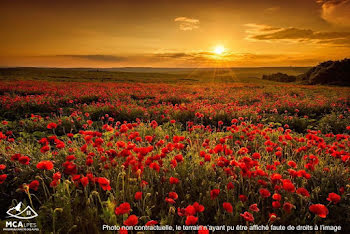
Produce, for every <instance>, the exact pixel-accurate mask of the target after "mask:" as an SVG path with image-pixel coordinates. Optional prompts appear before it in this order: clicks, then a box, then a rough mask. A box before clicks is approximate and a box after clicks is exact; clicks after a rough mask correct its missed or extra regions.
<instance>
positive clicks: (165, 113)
mask: <svg viewBox="0 0 350 234" xmlns="http://www.w3.org/2000/svg"><path fill="white" fill-rule="evenodd" d="M349 93H350V89H349V88H343V87H329V86H302V85H295V84H268V83H267V84H265V83H261V84H260V83H220V82H217V83H210V84H208V83H198V84H190V83H183V84H180V83H161V82H160V83H141V82H104V83H102V82H48V81H2V82H1V83H0V139H1V140H0V194H1V196H0V213H1V214H0V218H1V225H4V223H5V221H6V214H5V212H6V210H8V209H9V208H11V207H13V206H15V205H16V204H17V203H18V202H20V201H21V202H23V203H25V204H26V205H30V206H31V207H32V208H33V209H34V210H35V211H36V212H37V213H38V216H37V217H36V218H35V222H36V223H37V224H38V227H39V229H40V230H42V231H43V232H44V233H46V232H53V233H79V232H85V233H86V232H89V233H98V232H101V227H102V225H104V224H106V225H117V226H136V225H138V226H154V225H160V226H165V225H169V226H173V227H174V226H175V225H181V226H182V225H185V226H196V225H203V226H206V225H212V226H220V225H227V226H234V225H255V224H256V225H276V226H278V225H295V226H297V225H333V226H334V225H336V226H341V227H342V230H345V229H347V228H349V227H348V226H349V225H348V223H349V221H350V206H349V204H350V197H349V194H350V176H349V175H350V173H349V166H350V141H349V140H350V137H349V134H350V95H349ZM122 232H123V231H122ZM124 232H125V230H124ZM199 232H201V231H199ZM202 232H203V233H206V232H205V231H203V230H202Z"/></svg>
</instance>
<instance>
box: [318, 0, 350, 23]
mask: <svg viewBox="0 0 350 234" xmlns="http://www.w3.org/2000/svg"><path fill="white" fill-rule="evenodd" d="M317 2H318V3H320V4H321V6H322V14H321V16H322V18H323V19H324V20H326V21H328V22H330V23H332V24H336V25H340V26H346V27H350V0H317Z"/></svg>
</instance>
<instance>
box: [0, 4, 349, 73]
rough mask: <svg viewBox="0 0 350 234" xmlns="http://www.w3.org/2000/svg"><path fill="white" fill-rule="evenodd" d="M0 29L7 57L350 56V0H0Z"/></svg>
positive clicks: (37, 61) (91, 63)
mask: <svg viewBox="0 0 350 234" xmlns="http://www.w3.org/2000/svg"><path fill="white" fill-rule="evenodd" d="M0 35H1V36H0V66H49V67H124V66H143V67H144V66H152V67H215V66H231V67H242V66H243V67H245V66H248V67H250V66H310V65H316V64H317V63H319V62H321V61H324V60H328V59H343V58H345V57H350V0H290V1H289V0H283V1H282V0H264V1H262V0H245V1H242V0H239V1H238V0H237V1H235V0H230V1H228V0H227V1H226V0H174V1H170V0H168V1H165V0H163V1H161V0H139V1H136V0H128V1H122V0H114V1H112V0H110V1H107V0H99V1H89V0H85V1H82V0H74V1H73V0H70V1H67V0H60V1H55V0H50V1H48V0H42V1H39V0H23V1H18V0H1V1H0ZM218 48H219V49H218Z"/></svg>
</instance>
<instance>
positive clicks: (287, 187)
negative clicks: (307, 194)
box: [282, 180, 295, 192]
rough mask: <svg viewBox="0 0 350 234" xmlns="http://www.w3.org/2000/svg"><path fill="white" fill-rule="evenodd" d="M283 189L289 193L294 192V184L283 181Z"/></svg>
mask: <svg viewBox="0 0 350 234" xmlns="http://www.w3.org/2000/svg"><path fill="white" fill-rule="evenodd" d="M282 186H283V189H284V190H286V191H288V192H294V191H295V187H294V184H293V183H292V182H291V181H290V180H283V184H282Z"/></svg>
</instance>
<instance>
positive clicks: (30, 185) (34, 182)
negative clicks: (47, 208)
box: [29, 180, 39, 191]
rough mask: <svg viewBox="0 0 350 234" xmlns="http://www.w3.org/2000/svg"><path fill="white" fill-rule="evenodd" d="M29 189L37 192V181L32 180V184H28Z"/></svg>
mask: <svg viewBox="0 0 350 234" xmlns="http://www.w3.org/2000/svg"><path fill="white" fill-rule="evenodd" d="M29 188H30V189H33V190H34V191H37V190H38V188H39V181H37V180H33V181H32V182H30V184H29Z"/></svg>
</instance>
